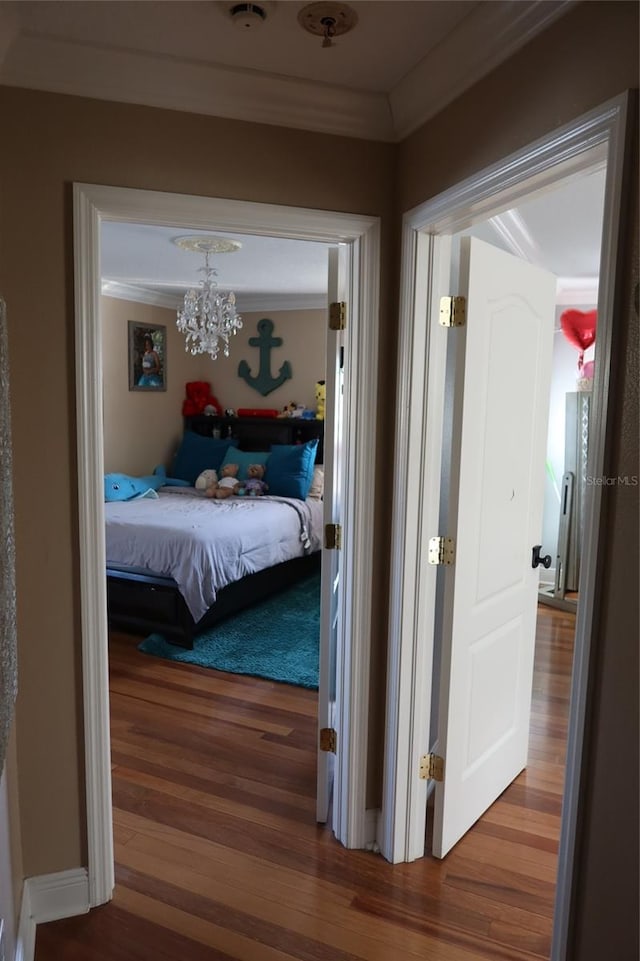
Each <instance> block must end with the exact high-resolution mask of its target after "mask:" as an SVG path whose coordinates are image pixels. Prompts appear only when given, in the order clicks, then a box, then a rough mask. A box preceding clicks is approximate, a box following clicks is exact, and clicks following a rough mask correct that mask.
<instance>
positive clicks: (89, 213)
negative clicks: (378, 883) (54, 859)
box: [73, 183, 380, 907]
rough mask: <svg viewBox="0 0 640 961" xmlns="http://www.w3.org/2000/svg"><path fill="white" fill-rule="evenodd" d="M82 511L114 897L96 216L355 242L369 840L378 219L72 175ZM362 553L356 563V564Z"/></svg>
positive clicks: (361, 773) (349, 837)
mask: <svg viewBox="0 0 640 961" xmlns="http://www.w3.org/2000/svg"><path fill="white" fill-rule="evenodd" d="M73 196H74V253H75V303H76V404H77V418H78V426H77V435H78V502H79V504H78V511H79V539H80V586H81V616H82V663H83V694H84V738H85V759H86V804H87V836H88V871H89V903H90V906H91V907H94V906H96V905H98V904H103V903H105V902H106V901H108V900H109V899H110V898H111V896H112V891H113V886H114V855H113V827H112V816H113V815H112V801H111V751H110V735H109V688H108V653H107V640H108V632H107V619H106V611H107V603H106V578H105V536H104V504H103V501H104V484H103V474H104V462H103V427H102V344H101V324H100V295H101V292H100V224H101V222H102V221H105V220H118V221H124V222H132V223H136V222H138V223H146V224H158V225H162V226H176V227H179V228H180V229H185V230H189V229H196V230H197V229H206V230H210V229H216V230H222V231H229V232H231V233H247V234H259V235H262V236H270V237H285V238H290V239H294V240H313V241H319V242H324V243H348V244H351V246H352V249H353V254H354V277H353V291H354V294H355V295H356V296H355V297H354V301H353V303H352V304H351V305H350V311H349V322H348V326H347V330H346V332H345V334H346V346H347V353H346V356H347V357H348V363H349V378H348V383H347V384H346V385H345V398H344V405H345V406H344V418H345V421H344V427H345V451H346V453H345V470H346V476H347V477H349V484H348V485H346V497H345V502H344V505H343V510H344V513H343V521H342V524H343V539H342V543H343V548H342V550H343V576H344V583H345V591H344V606H343V618H344V620H343V624H344V636H345V637H346V638H348V639H349V643H348V644H346V645H344V657H343V659H342V662H341V663H340V664H339V665H338V668H337V670H338V678H339V681H338V689H339V690H340V691H341V692H342V703H341V705H340V727H339V731H340V734H339V744H338V756H337V760H336V786H335V789H334V790H335V796H336V797H337V798H341V799H342V803H341V804H339V805H338V806H337V809H336V812H335V816H334V831H335V834H336V837H337V838H338V840H339V841H341V843H342V844H344V845H345V846H346V847H350V848H360V847H364V846H365V845H366V844H367V843H369V842H370V841H372V840H373V838H369V837H367V835H366V824H367V819H366V817H365V795H366V756H367V726H368V709H369V705H368V701H369V661H370V638H371V576H372V558H373V498H359V499H356V497H355V492H356V491H361V490H366V489H367V486H368V484H369V481H370V478H371V477H373V476H374V468H375V463H374V458H375V450H376V417H375V411H376V409H377V404H376V395H377V376H376V374H377V369H378V312H379V263H380V222H379V219H378V218H376V217H365V216H359V215H355V214H344V213H335V212H330V211H322V210H307V209H303V208H297V207H283V206H277V205H271V204H259V203H250V202H244V201H236V200H224V199H215V198H206V197H195V196H188V195H181V194H170V193H161V192H157V191H150V190H136V189H130V188H120V187H106V186H100V185H92V184H81V183H77V184H74V194H73ZM356 559H357V563H356Z"/></svg>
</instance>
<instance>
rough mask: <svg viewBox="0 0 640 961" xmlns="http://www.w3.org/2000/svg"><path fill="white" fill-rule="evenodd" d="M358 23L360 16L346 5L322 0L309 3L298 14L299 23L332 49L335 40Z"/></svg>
mask: <svg viewBox="0 0 640 961" xmlns="http://www.w3.org/2000/svg"><path fill="white" fill-rule="evenodd" d="M357 22H358V14H357V13H356V12H355V10H354V9H353V8H352V7H350V6H348V5H347V4H346V3H333V2H331V0H327V2H325V0H321V2H320V3H309V4H307V6H306V7H303V8H302V10H300V12H299V13H298V23H299V24H300V26H301V27H303V29H304V30H307V31H308V33H313V34H314V35H315V36H317V37H322V46H323V47H332V46H333V45H334V44H333V38H334V37H339V36H341V34H343V33H348V31H349V30H353V28H354V27H355V25H356V24H357Z"/></svg>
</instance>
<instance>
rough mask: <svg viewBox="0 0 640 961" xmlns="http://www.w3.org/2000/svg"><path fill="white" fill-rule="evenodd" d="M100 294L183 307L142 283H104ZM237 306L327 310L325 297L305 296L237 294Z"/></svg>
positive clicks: (177, 300)
mask: <svg viewBox="0 0 640 961" xmlns="http://www.w3.org/2000/svg"><path fill="white" fill-rule="evenodd" d="M101 293H102V296H103V297H113V298H114V299H116V300H128V301H130V302H131V303H134V304H146V305H147V306H150V307H164V308H167V309H168V310H177V309H178V307H179V306H180V305H181V304H182V297H180V296H178V295H176V294H169V293H164V292H163V291H161V290H158V289H154V288H151V287H145V286H143V285H141V284H123V283H120V282H119V281H115V280H103V281H102V286H101ZM236 304H237V307H238V310H239V311H240V312H241V313H259V312H261V311H265V312H266V311H276V310H326V308H327V295H326V294H304V293H292V294H284V293H275V294H243V293H242V292H238V291H236Z"/></svg>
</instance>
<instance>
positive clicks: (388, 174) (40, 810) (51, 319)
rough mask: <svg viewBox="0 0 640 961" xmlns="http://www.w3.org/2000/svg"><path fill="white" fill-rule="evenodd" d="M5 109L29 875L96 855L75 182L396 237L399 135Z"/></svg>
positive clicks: (75, 108) (2, 249)
mask: <svg viewBox="0 0 640 961" xmlns="http://www.w3.org/2000/svg"><path fill="white" fill-rule="evenodd" d="M0 124H1V128H2V137H3V143H5V144H11V149H10V150H2V151H0V182H1V183H2V187H3V190H2V231H1V232H0V289H1V290H2V293H3V296H4V297H5V299H6V301H7V306H8V311H7V316H8V325H9V357H10V373H11V388H12V418H13V436H14V471H15V482H14V487H15V491H16V494H15V526H16V555H17V557H16V562H17V572H16V573H17V589H18V645H19V660H20V688H19V694H18V702H17V733H18V763H19V790H20V816H21V828H22V831H21V833H22V842H23V860H24V870H25V873H26V874H27V875H33V874H46V873H48V872H52V871H61V870H64V869H66V868H73V867H77V866H78V865H80V864H86V831H85V825H84V821H83V813H82V812H83V805H84V796H83V795H84V780H83V778H84V775H83V770H84V762H83V750H84V749H83V743H82V696H81V683H82V677H81V635H80V620H79V601H80V597H79V572H78V523H77V483H76V475H77V468H76V446H75V444H76V416H75V357H74V314H73V236H72V213H73V211H72V190H71V187H72V183H73V182H74V181H79V182H88V183H101V184H117V185H122V186H129V187H147V188H150V189H153V190H166V191H172V192H177V193H188V194H195V195H204V196H222V197H229V198H235V199H243V200H244V199H246V200H252V201H263V202H268V203H282V204H287V205H294V206H301V207H311V208H319V209H326V210H338V211H348V212H353V213H361V214H368V215H381V216H383V230H382V235H383V246H384V248H385V249H388V244H389V240H388V222H389V219H390V218H389V214H390V208H391V199H392V198H391V190H390V185H391V179H392V169H393V157H394V148H393V147H392V146H390V145H385V144H373V143H368V142H366V141H362V140H349V139H348V138H338V137H330V136H324V135H320V134H313V133H307V132H304V131H292V130H286V129H283V128H279V127H269V126H261V125H258V124H250V123H242V122H237V121H229V120H218V119H215V118H210V117H201V116H195V115H189V114H182V113H177V112H172V111H163V110H155V109H151V108H142V107H137V106H131V105H123V104H115V103H107V102H98V101H91V100H86V99H82V98H74V97H65V96H58V95H55V94H45V93H40V92H34V91H27V90H19V89H12V88H0ZM193 143H197V144H198V149H197V150H190V149H184V146H183V145H184V144H193ZM220 143H229V144H232V145H233V149H232V150H229V151H221V150H220V149H219V145H220ZM36 266H37V282H36V281H35V280H34V277H35V274H34V271H35V270H36ZM385 273H386V270H385ZM384 285H386V281H385V277H384V276H383V286H384ZM384 297H385V291H384V289H383V313H384V312H385V301H384ZM147 399H149V398H147ZM383 402H385V403H388V402H389V398H384V401H383ZM43 465H47V467H46V476H47V482H46V490H45V488H44V486H43V480H42V477H43V473H42V472H43ZM377 590H378V593H382V592H383V591H384V590H386V588H385V587H384V585H382V584H379V585H377ZM380 633H382V632H380Z"/></svg>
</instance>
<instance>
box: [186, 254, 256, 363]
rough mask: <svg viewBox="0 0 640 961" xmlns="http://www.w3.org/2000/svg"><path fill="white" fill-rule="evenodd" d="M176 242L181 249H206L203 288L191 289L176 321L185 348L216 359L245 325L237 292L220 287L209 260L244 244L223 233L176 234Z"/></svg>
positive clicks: (201, 270)
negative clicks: (239, 309)
mask: <svg viewBox="0 0 640 961" xmlns="http://www.w3.org/2000/svg"><path fill="white" fill-rule="evenodd" d="M173 242H174V244H176V245H177V246H178V247H180V248H182V250H191V251H197V252H198V253H204V267H199V268H198V272H199V273H201V274H203V278H202V280H201V281H200V289H199V290H195V289H191V290H188V291H187V293H186V294H185V295H184V303H183V305H182V307H180V309H179V310H178V318H177V320H176V325H177V327H178V330H179V331H181V333H183V334H184V335H185V350H187V351H190V352H191V353H192V354H193V355H194V356H195V355H196V354H209V355H210V357H211V359H212V360H215V359H216V357H217V356H218V353H219V352H220V347H221V346H222V353H223V354H224V356H225V357H228V356H229V338H230V337H231V336H235V334H236V333H237V332H238V331H239V330H240V329H241V327H242V318H241V317H240V315H239V314H238V313H237V312H236V295H235V294H234V293H233V291H229V292H228V293H224V292H223V291H221V290H220V289H219V288H218V283H217V281H216V279H215V278H216V277H217V275H218V274H217V271H216V269H215V268H214V267H212V266H211V264H210V263H209V258H210V256H211V255H212V254H228V253H233V251H235V250H239V248H240V247H241V246H242V245H241V244H239V243H237V242H236V241H234V240H226V239H225V238H223V237H203V236H200V237H176V238H174V241H173Z"/></svg>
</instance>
